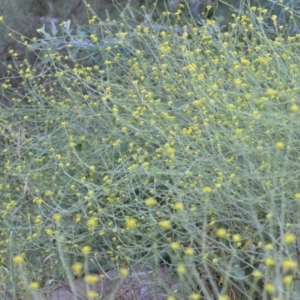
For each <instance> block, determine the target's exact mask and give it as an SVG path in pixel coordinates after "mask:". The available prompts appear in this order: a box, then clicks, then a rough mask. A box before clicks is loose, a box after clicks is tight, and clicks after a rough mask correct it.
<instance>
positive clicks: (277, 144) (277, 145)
mask: <svg viewBox="0 0 300 300" xmlns="http://www.w3.org/2000/svg"><path fill="white" fill-rule="evenodd" d="M276 148H277V149H284V143H283V142H277V143H276Z"/></svg>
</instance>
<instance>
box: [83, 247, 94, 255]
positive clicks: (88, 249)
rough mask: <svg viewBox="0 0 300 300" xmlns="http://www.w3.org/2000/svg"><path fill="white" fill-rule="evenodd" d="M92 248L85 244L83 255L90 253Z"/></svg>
mask: <svg viewBox="0 0 300 300" xmlns="http://www.w3.org/2000/svg"><path fill="white" fill-rule="evenodd" d="M91 250H92V248H91V247H90V246H84V247H82V248H81V253H82V254H83V255H88V254H89V253H90V252H91Z"/></svg>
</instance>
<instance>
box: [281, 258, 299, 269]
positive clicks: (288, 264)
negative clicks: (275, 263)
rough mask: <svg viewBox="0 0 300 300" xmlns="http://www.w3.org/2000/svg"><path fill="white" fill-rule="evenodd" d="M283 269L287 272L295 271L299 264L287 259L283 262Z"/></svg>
mask: <svg viewBox="0 0 300 300" xmlns="http://www.w3.org/2000/svg"><path fill="white" fill-rule="evenodd" d="M282 268H283V269H284V270H285V271H287V270H293V269H296V268H297V262H295V261H293V260H292V259H290V258H286V259H284V260H283V262H282Z"/></svg>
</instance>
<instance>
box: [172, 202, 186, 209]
mask: <svg viewBox="0 0 300 300" xmlns="http://www.w3.org/2000/svg"><path fill="white" fill-rule="evenodd" d="M173 207H174V208H175V209H176V210H183V208H184V206H183V203H182V202H176V203H175V204H174V205H173Z"/></svg>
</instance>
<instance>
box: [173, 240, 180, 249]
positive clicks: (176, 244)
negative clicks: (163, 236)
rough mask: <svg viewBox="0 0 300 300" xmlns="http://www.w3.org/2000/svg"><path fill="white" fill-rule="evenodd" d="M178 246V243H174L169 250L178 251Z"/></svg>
mask: <svg viewBox="0 0 300 300" xmlns="http://www.w3.org/2000/svg"><path fill="white" fill-rule="evenodd" d="M180 246H181V245H180V243H178V242H174V243H172V244H171V249H173V250H178V249H179V248H180Z"/></svg>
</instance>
